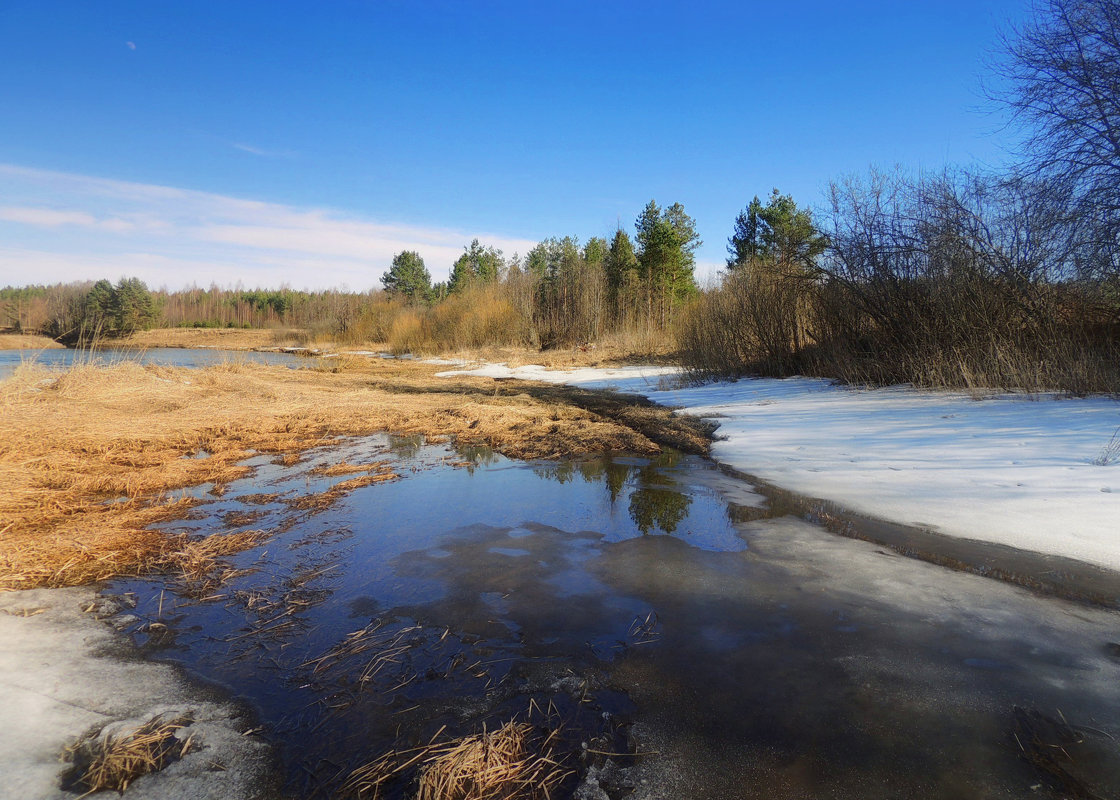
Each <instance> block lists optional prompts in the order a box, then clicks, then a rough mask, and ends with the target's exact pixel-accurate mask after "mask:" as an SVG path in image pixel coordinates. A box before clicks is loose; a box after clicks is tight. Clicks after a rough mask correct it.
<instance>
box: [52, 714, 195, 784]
mask: <svg viewBox="0 0 1120 800" xmlns="http://www.w3.org/2000/svg"><path fill="white" fill-rule="evenodd" d="M188 724H189V720H184V719H177V720H172V721H164V719H163V718H162V717H158V716H157V717H153V718H152V719H150V720H148V721H147V722H145V723H144V724H143V725H141V726H140V727H138V728H136V729H135V730H132V731H128V732H124V733H116V734H107V735H104V736H102V735H95V736H91V737H88V738H85V739H82V740H80V741H78V742H76V743H75V744H73V745H71V746H70V747H69V748H67V750H66V751H65V753H64V754H63V757H64V758H65V759H66V760H68V761H71V762H73V763H74V772H75V776H74V777H75V778H76V780H75V784H76V785H77V787H79V788H81V789H84V790H85V793H84V794H82V795H81V797H87V796H89V795H91V794H94V793H95V792H100V791H102V790H104V789H111V790H113V791H116V792H121V793H123V792H124V791H125V789H127V788H128V787H129V785H130V784H131V783H132V782H133V781H134V780H136V779H137V778H139V777H141V776H142V775H147V774H148V773H150V772H156V771H158V770H161V769H163V768H164V767H165V766H167V765H168V764H169V763H171V762H172V761H176V760H178V759H179V758H182V757H183V756H184V755H186V754H187V753H188V752H189V751H190V749H191V747H192V746H193V741H192V739H191V737H187V738H186V739H183V740H180V739H179V738H178V737H177V736H176V735H175V734H176V733H177V732H178V731H179V730H181V729H182V728H184V727H186V726H187V725H188Z"/></svg>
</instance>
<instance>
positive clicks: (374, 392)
mask: <svg viewBox="0 0 1120 800" xmlns="http://www.w3.org/2000/svg"><path fill="white" fill-rule="evenodd" d="M332 369H333V370H334V371H329V370H326V369H302V370H291V369H287V368H285V367H276V366H267V365H258V364H222V365H216V366H213V367H208V368H205V369H186V368H173V367H159V366H140V365H138V364H135V363H127V362H126V363H120V364H115V365H111V366H92V365H80V366H76V367H73V368H71V369H69V370H67V371H65V372H61V373H60V372H51V371H49V370H47V369H44V368H42V367H37V366H33V365H23V366H21V367H19V368H18V369H17V370H16V372H15V374H14V375H13V376H12V377H10V378H8V379H6V380H4V381H0V485H3V486H4V492H3V493H2V494H0V590H2V589H20V588H33V587H37V586H72V585H79V584H83V583H89V582H92V581H97V580H102V579H107V578H110V577H113V576H118V575H128V574H137V573H138V572H141V571H144V570H150V569H153V568H168V567H167V561H166V560H167V552H168V550H167V548H168V541H169V538H170V537H169V536H168V535H167V534H165V533H161V532H158V531H152V530H149V529H148V526H150V525H151V524H153V523H155V522H160V521H164V520H169V519H179V518H182V517H183V516H184V515H185V514H186V513H187V512H188V511H189V510H190V509H191V507H192V506H194V505H196V504H197V503H199V502H200V501H199V500H197V499H196V498H193V497H182V496H178V495H177V494H176V490H179V489H182V488H184V487H189V486H196V485H199V484H206V483H211V484H214V487H215V488H214V492H215V493H216V494H220V493H221V491H222V490H223V487H224V486H225V485H226V484H228V483H229V482H231V481H233V480H236V479H238V478H241V477H244V476H245V475H246V474H247V473H248V470H247V468H246V467H243V466H240V462H242V461H244V460H245V459H246V458H247V457H249V456H251V455H253V454H255V453H270V454H274V455H276V456H277V457H280V458H284V457H288V458H289V459H295V458H296V457H298V454H299V453H300V452H302V451H304V450H307V449H309V448H312V447H317V446H323V445H329V444H332V443H335V442H337V441H339V438H340V437H343V436H350V435H363V434H370V433H375V432H381V431H388V432H393V433H400V434H425V435H429V436H453V437H455V438H456V440H457V441H458V442H460V443H463V444H480V445H489V446H490V447H493V448H494V449H495V450H497V451H499V452H501V453H504V454H505V455H508V456H512V457H520V458H556V457H561V456H568V455H580V454H586V453H600V452H606V451H628V452H632V453H648V454H652V453H655V452H657V451H658V449H659V448H658V445H657V444H655V442H654V439H656V440H658V441H664V442H666V443H671V444H674V446H677V447H679V448H681V449H686V450H692V451H703V450H704V449H705V448H706V446H707V440H706V438H705V437H704V433H703V431H702V430H700V429H698V428H696V427H695V426H694V425H692V423H690V422H688V421H687V420H678V419H676V418H674V417H673V416H672V415H671V414H670V413H669V412H668V411H666V410H664V409H661V408H658V407H655V406H652V405H650V404H637V405H634V404H631V403H629V402H627V401H625V400H623V399H619V398H610V397H607V396H605V395H602V394H599V393H591V392H586V391H584V390H576V389H571V390H569V389H565V388H564V387H556V386H547V385H543V384H531V383H518V382H515V381H501V382H495V381H492V380H491V379H489V378H459V379H454V380H447V379H441V378H436V377H434V372H435V371H436V370H437V369H438V367H434V366H431V365H425V364H419V363H414V362H402V361H385V360H380V359H369V360H365V359H360V360H354V361H352V362H347V363H346V364H345V365H344V366H343V367H342V368H338V367H333V368H332ZM195 456H204V457H195ZM381 474H383V473H377V472H374V473H369V474H367V475H364V476H358V477H357V478H353V479H351V481H356V482H358V483H355V484H353V485H351V483H350V482H349V481H343V482H341V483H340V484H336V486H335V487H334V488H333V489H332V490H330V491H334V492H335V495H334V498H335V499H336V498H337V496H338V495H339V493H340V492H345V491H348V490H351V489H353V488H356V486H357V485H364V484H363V483H362V482H375V481H377V480H386V479H387V478H382V477H379V475H381Z"/></svg>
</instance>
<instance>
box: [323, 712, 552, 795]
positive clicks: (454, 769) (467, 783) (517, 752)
mask: <svg viewBox="0 0 1120 800" xmlns="http://www.w3.org/2000/svg"><path fill="white" fill-rule="evenodd" d="M440 733H442V729H441V731H440ZM440 733H437V734H436V736H435V737H433V738H432V740H431V741H430V742H429V743H428V744H426V745H421V746H420V747H416V748H411V749H407V750H402V751H392V752H389V753H386V754H385V755H383V756H381V757H380V758H378V759H376V760H375V761H372V762H370V763H369V764H366V765H363V766H362V767H359V768H358V769H356V770H354V771H353V772H352V773H351V774H350V776H349V777H348V779H347V780H346V782H345V784H343V786H342V790H341V794H342V796H344V797H353V798H358V800H379V798H381V797H382V791H383V789H384V788H385V787H386V786H387V785H388V784H390V783H391V782H393V781H396V780H398V779H400V778H401V777H402V776H404V775H406V774H408V772H409V771H410V770H415V771H416V774H417V778H416V780H417V785H418V786H417V791H416V794H415V795H414V797H415V800H514V798H518V799H519V800H539V799H540V798H546V799H547V798H551V797H552V796H553V793H554V792H555V791H556V790H557V788H558V787H559V786H560V785H561V784H562V783H563V782H564V781H565V780H566V779H567V778H568V777H570V776H571V774H572V772H571V771H570V770H568V769H566V768H565V766H564V764H563V759H562V758H560V757H559V756H558V754H557V752H556V751H557V749H558V747H557V745H558V740H559V733H560V732H559V730H558V729H552V730H548V731H541V730H539V729H538V728H537V727H535V726H534V725H531V724H529V723H527V722H518V721H516V720H511V721H509V722H507V723H506V724H505V725H503V726H502V727H500V728H498V729H497V730H494V731H486V730H483V731H482V732H481V733H477V734H471V735H469V736H464V737H462V738H460V739H455V740H452V741H449V742H439V741H438V739H439V735H440Z"/></svg>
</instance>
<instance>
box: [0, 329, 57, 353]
mask: <svg viewBox="0 0 1120 800" xmlns="http://www.w3.org/2000/svg"><path fill="white" fill-rule="evenodd" d="M61 349H64V345H61V344H59V343H58V342H56V341H55V340H54V339H52V338H51V337H49V336H40V335H39V334H37V333H0V350H61Z"/></svg>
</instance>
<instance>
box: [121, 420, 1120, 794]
mask: <svg viewBox="0 0 1120 800" xmlns="http://www.w3.org/2000/svg"><path fill="white" fill-rule="evenodd" d="M384 448H387V449H388V451H389V452H391V453H392V454H393V457H394V458H396V459H398V460H399V461H400V463H399V464H397V465H396V466H397V467H398V469H397V471H398V472H400V473H401V474H402V475H404V476H405V477H404V478H403V479H402V480H400V481H396V482H393V483H387V484H382V485H375V486H370V487H367V488H364V489H359V490H357V491H355V492H353V493H352V494H350V495H348V496H346V497H344V498H343V499H341V500H339V501H338V502H337V503H336V504H335V505H333V506H332V507H330V508H328V509H326V510H324V511H323V512H321V513H319V514H317V515H306V514H304V515H300V514H294V513H293V512H292V511H291V509H290V508H289V507H288V506H286V505H284V504H283V503H278V502H276V503H262V502H260V498H264V497H268V496H270V495H268V494H262V490H264V489H265V487H266V486H267V490H266V492H270V493H275V494H277V495H280V494H283V495H284V496H285V497H286V496H287V495H286V494H285V493H288V492H302V493H307V492H320V491H323V490H324V489H325V488H326V486H327V485H329V483H330V480H329V479H328V478H325V477H322V476H319V477H316V476H309V475H308V473H307V471H308V470H309V469H312V468H314V467H316V466H319V465H322V464H324V463H326V461H334V462H338V461H343V460H350V461H354V462H356V463H359V462H362V461H363V460H369V459H370V458H372V457H374V454H376V453H383V449H384ZM720 480H721V478H720V476H719V475H718V474H717V473H716V471H715V470H713V469H711V466H710V465H708V464H706V463H705V462H703V461H701V460H699V459H696V458H690V457H684V458H682V457H680V456H678V455H676V454H668V455H667V456H666V457H665V458H663V459H660V460H655V461H649V460H644V459H637V458H631V459H628V458H603V459H593V460H586V461H581V462H574V463H565V464H537V465H533V466H525V465H520V464H517V463H514V462H509V461H507V460H505V459H503V458H501V457H500V456H496V455H494V454H493V453H492V452H490V451H488V450H486V449H485V448H460V449H458V450H454V449H452V448H450V447H433V446H430V445H425V444H424V443H423V440H422V439H420V438H419V437H393V438H383V439H380V440H365V441H358V442H355V443H354V444H353V447H352V448H351V449H349V450H347V449H345V448H343V449H334V450H331V451H329V452H323V453H321V454H319V455H318V456H313V457H310V458H308V459H307V460H305V461H304V462H303V463H302V464H300V465H295V466H291V467H284V466H281V465H273V464H269V463H267V461H265V462H262V463H261V464H260V465H259V466H258V472H257V475H256V476H255V477H254V478H253V479H249V480H244V481H240V482H235V483H233V484H231V486H230V490H229V491H228V492H227V493H226V495H225V496H223V497H221V498H216V499H213V500H212V501H210V503H209V505H207V506H205V507H204V508H203V509H202V512H203V513H204V514H205V515H207V516H205V518H200V519H198V520H193V521H192V524H195V525H197V526H198V529H199V531H200V532H208V530H209V529H208V528H207V526H211V527H212V528H213V529H214V530H219V529H223V526H224V525H225V524H226V522H225V520H227V519H233V518H234V517H233V516H231V515H232V514H233V513H235V512H237V511H239V510H240V511H246V510H258V511H263V512H266V513H267V514H268V515H269V516H267V517H262V518H259V519H256V520H254V521H253V522H252V523H251V524H252V525H253V526H254V527H266V528H268V529H270V530H275V531H276V535H275V537H274V538H273V539H272V540H271V541H270V542H269V543H267V544H266V545H264V546H262V547H261V548H258V549H257V550H256V551H251V552H247V553H243V554H241V555H239V556H236V557H234V558H232V559H231V560H230V561H231V564H230V568H231V571H230V572H229V574H228V576H227V578H228V580H227V581H226V582H225V583H224V584H223V585H222V586H220V587H216V588H213V589H211V590H210V591H209V592H208V594H207V595H206V596H205V597H200V596H199V595H198V594H197V593H191V592H190V591H187V590H186V589H185V587H182V586H178V585H176V584H174V583H167V582H164V581H159V580H151V581H121V582H117V584H116V585H115V587H114V590H116V591H121V590H131V591H134V592H136V593H137V595H138V600H139V603H138V606H137V608H136V611H135V613H136V614H137V615H138V616H139V617H140V622H139V623H137V625H136V627H134V628H133V630H132V632H133V635H134V636H135V637H136V639H137V640H138V641H141V642H145V641H146V642H150V644H151V646H152V647H153V648H162V649H161V650H160V651H159V652H160V653H161V655H162V657H166V658H171V659H174V660H177V661H179V662H181V663H183V664H184V665H185V666H187V667H188V668H189V669H191V670H192V671H194V672H196V673H198V674H201V675H203V676H204V677H206V678H208V679H210V680H212V681H215V682H217V683H220V684H224V685H226V686H229V687H231V688H232V689H233V691H234V692H235V693H236V694H238V695H239V696H241V697H244V698H246V699H247V700H248V701H249V702H250V703H251V704H252V705H253V706H254V707H255V708H256V710H257V712H258V714H259V715H260V717H261V721H262V723H263V724H264V725H265V726H266V728H267V730H269V731H270V732H271V733H272V735H273V736H274V737H275V740H276V741H277V743H278V744H279V746H280V747H281V751H282V754H283V756H284V758H285V760H286V763H287V764H288V766H289V778H290V788H291V789H292V793H293V794H294V795H295V796H300V797H324V798H326V797H331V796H332V794H333V791H334V789H335V788H337V786H338V785H339V781H340V779H341V778H342V777H345V774H347V772H348V770H350V769H353V767H354V766H356V765H357V764H358V763H362V762H364V761H366V760H368V759H370V758H371V757H375V756H377V755H379V754H380V753H383V752H385V751H387V750H389V749H398V750H402V749H407V748H409V747H412V746H415V745H416V743H418V742H421V741H427V740H429V739H430V738H431V736H432V735H433V734H434V733H435V732H436V731H437V730H439V729H440V728H441V727H443V726H447V733H448V735H454V736H458V735H464V734H467V733H476V732H478V731H479V730H481V729H482V728H483V727H484V726H486V727H487V728H488V729H491V730H492V729H493V728H494V727H495V726H496V725H499V724H501V723H503V722H505V721H507V720H509V719H510V718H511V717H514V716H516V715H519V714H525V713H526V710H527V709H529V708H531V707H537V708H555V709H557V710H558V713H560V714H561V715H562V716H563V717H564V719H565V720H566V721H567V723H568V725H569V726H570V727H569V729H570V731H571V735H572V736H573V737H574V738H573V741H572V743H571V745H572V746H571V748H570V750H569V752H570V753H572V754H573V755H572V756H571V761H570V764H571V766H572V767H573V768H574V769H576V770H582V771H583V772H587V768H588V767H589V766H592V765H593V766H595V767H596V768H597V769H598V768H604V769H605V767H604V762H603V757H599V756H596V758H598V760H593V759H592V755H593V754H591V753H589V752H585V751H584V749H583V748H581V743H583V742H602V743H601V744H595V745H592V746H591V747H589V748H587V750H598V751H601V752H604V753H618V752H623V751H632V750H633V749H637V750H638V751H640V752H643V753H656V754H657V755H655V756H648V757H646V758H644V759H634V758H632V757H630V758H629V760H627V758H623V759H619V758H618V757H616V756H611V757H610V758H611V760H612V762H614V763H615V764H616V767H619V768H620V769H621V770H622V771H621V772H618V773H617V774H616V778H617V780H615V781H614V782H613V783H611V782H610V781H607V782H605V783H604V784H603V785H602V793H598V794H597V793H596V792H597V791H599V790H600V787H599V786H596V787H592V789H594V790H595V791H590V790H589V791H587V792H583V794H582V795H581V796H587V797H603V796H609V797H615V798H621V797H627V798H629V800H653V798H656V797H688V798H691V799H692V800H701V799H706V798H712V799H713V800H714V798H720V799H721V800H727V799H728V798H755V797H768V798H793V797H798V798H800V797H823V796H828V797H837V798H853V799H854V798H860V800H867V799H868V798H877V799H878V798H882V799H883V800H885V799H886V798H895V797H930V798H946V800H947V799H948V798H953V799H954V800H956V798H980V797H992V796H997V795H998V796H1008V797H1010V796H1026V795H1027V794H1028V793H1029V794H1030V796H1032V797H1042V798H1047V800H1054V798H1057V797H1060V796H1061V795H1060V793H1059V792H1058V791H1057V790H1052V787H1050V786H1049V784H1046V783H1045V780H1044V779H1041V778H1040V777H1039V775H1038V774H1037V773H1036V772H1035V771H1034V767H1033V766H1032V765H1031V764H1029V763H1027V762H1026V761H1025V760H1024V759H1023V756H1022V755H1021V753H1022V750H1021V749H1018V748H1016V747H1015V746H1014V739H1013V738H1012V737H1011V734H1010V731H1012V730H1014V729H1015V725H1016V717H1015V716H1014V714H1013V713H1012V709H1013V708H1014V706H1015V705H1020V706H1021V705H1024V704H1028V703H1029V704H1033V705H1034V706H1036V707H1038V708H1039V709H1041V710H1042V711H1043V712H1044V713H1047V714H1050V715H1052V716H1053V715H1054V714H1055V713H1056V712H1054V711H1053V709H1059V708H1060V709H1061V712H1062V714H1063V715H1065V716H1066V717H1068V718H1069V719H1070V720H1071V722H1072V723H1073V724H1081V725H1083V726H1085V727H1084V728H1083V730H1084V731H1089V730H1090V729H1093V730H1100V731H1106V733H1105V734H1103V735H1098V736H1095V738H1094V737H1091V736H1089V734H1087V733H1086V734H1084V736H1085V738H1086V740H1087V741H1090V743H1091V744H1092V743H1093V742H1097V743H1103V744H1105V745H1107V744H1110V742H1109V741H1108V739H1107V738H1106V737H1109V736H1120V730H1117V729H1116V723H1115V720H1117V719H1120V664H1117V663H1115V662H1114V661H1111V660H1110V659H1111V656H1108V655H1107V654H1105V653H1104V651H1102V650H1101V647H1102V644H1103V643H1104V642H1107V641H1112V640H1114V639H1115V615H1109V614H1106V613H1103V612H1097V611H1093V610H1091V609H1084V608H1075V609H1072V610H1071V609H1067V608H1066V607H1064V606H1062V605H1060V604H1055V603H1054V601H1047V600H1044V599H1040V598H1037V597H1033V596H1031V595H1028V594H1026V593H1020V592H1016V591H1015V590H1013V589H1011V588H1009V587H1006V586H1002V585H999V584H995V583H994V582H991V581H984V580H983V579H979V578H976V577H974V576H970V575H964V574H961V573H952V572H946V571H944V570H939V569H937V568H935V567H932V566H930V565H928V564H923V563H920V562H916V561H912V560H909V559H902V558H899V557H898V556H896V555H894V554H892V553H887V552H883V551H881V550H880V549H878V548H876V547H875V546H872V545H867V544H865V543H861V542H853V541H850V540H846V539H840V538H838V537H834V536H831V535H830V534H828V533H826V532H824V531H823V530H822V529H820V528H819V527H815V526H812V525H810V524H808V523H806V522H805V521H803V520H798V519H791V518H784V519H766V520H762V521H759V522H753V523H750V524H749V525H745V526H740V527H736V526H735V525H733V524H732V522H731V520H730V518H729V510H728V508H729V506H728V503H727V502H726V501H725V500H724V499H723V497H722V495H720V494H718V493H717V492H715V491H713V489H712V487H713V486H714V485H716V484H717V483H718V482H719V481H720ZM739 499H740V500H741V501H743V502H747V501H748V500H749V498H748V497H746V496H741V497H740V498H739ZM654 531H661V532H664V534H666V535H656V536H651V535H645V534H648V533H652V532H654ZM745 538H749V539H750V542H751V549H750V550H747V549H746V541H745ZM165 592H166V596H165V595H164V593H165ZM160 626H162V628H161V627H160ZM993 665H996V666H999V667H1000V668H999V669H996V668H994V666H993ZM1004 666H1006V668H1004ZM1020 716H1023V715H1020ZM1026 718H1028V719H1029V720H1033V719H1035V717H1034V716H1030V715H1027V717H1026ZM1021 727H1022V726H1020V728H1021ZM1079 730H1082V729H1079ZM1079 758H1081V759H1082V760H1081V761H1080V762H1079V767H1078V768H1079V769H1080V770H1081V774H1082V775H1084V776H1085V779H1086V780H1089V781H1092V782H1093V784H1092V786H1093V787H1108V786H1113V787H1114V786H1116V785H1120V768H1118V767H1117V763H1116V762H1117V759H1116V758H1115V755H1114V754H1112V755H1108V756H1107V757H1105V756H1100V757H1099V759H1098V757H1097V756H1095V755H1093V756H1092V758H1090V757H1089V756H1079ZM581 759H583V760H581ZM626 770H634V771H631V772H626ZM1036 785H1037V786H1038V787H1040V788H1038V789H1037V790H1036V789H1034V788H1033V787H1034V786H1036ZM1091 788H1092V787H1091ZM1095 790H1096V789H1094V791H1095ZM573 792H574V786H571V785H569V786H567V787H566V788H565V790H564V792H562V793H558V794H557V795H555V796H556V797H558V798H559V797H570V796H572V794H573ZM407 794H408V787H407V786H405V785H404V784H399V785H394V786H392V787H388V788H387V790H386V793H385V794H384V797H385V798H386V800H390V799H391V798H398V797H399V798H403V797H405V796H407ZM1097 794H1099V795H1101V796H1107V793H1104V792H1099V791H1098V792H1097ZM1086 796H1089V795H1086Z"/></svg>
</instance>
